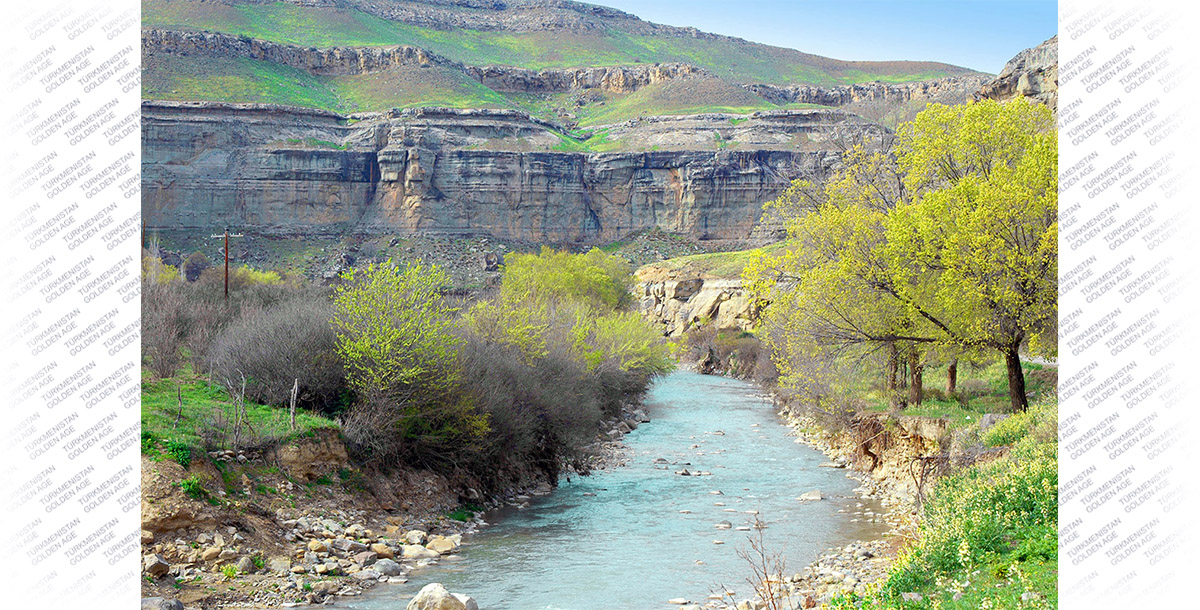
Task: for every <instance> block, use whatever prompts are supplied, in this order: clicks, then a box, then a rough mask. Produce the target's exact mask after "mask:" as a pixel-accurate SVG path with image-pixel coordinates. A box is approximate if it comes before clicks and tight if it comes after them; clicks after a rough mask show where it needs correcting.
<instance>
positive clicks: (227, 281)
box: [209, 227, 242, 301]
mask: <svg viewBox="0 0 1200 610" xmlns="http://www.w3.org/2000/svg"><path fill="white" fill-rule="evenodd" d="M241 236H242V234H241V233H235V234H233V235H230V234H229V227H225V232H224V233H222V234H221V235H210V236H209V237H211V238H213V239H221V238H222V237H224V238H225V300H226V301H228V300H229V238H230V237H241Z"/></svg>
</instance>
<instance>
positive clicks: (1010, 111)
mask: <svg viewBox="0 0 1200 610" xmlns="http://www.w3.org/2000/svg"><path fill="white" fill-rule="evenodd" d="M898 136H899V138H898V141H899V146H898V148H897V160H898V163H899V164H900V166H901V168H903V169H904V171H905V174H906V175H905V180H906V184H907V186H908V188H909V189H912V190H920V191H922V192H923V194H922V196H921V197H920V199H919V200H917V201H915V202H913V203H911V204H908V205H903V206H898V207H897V208H896V209H895V210H894V211H893V212H892V213H891V214H889V216H888V219H887V222H886V223H885V224H886V230H887V247H886V250H885V257H886V258H887V259H888V260H889V261H890V275H891V278H892V282H891V286H890V289H891V290H893V291H894V296H895V297H896V299H897V300H899V301H900V302H902V303H903V304H904V305H905V306H906V307H907V308H908V309H909V310H910V311H911V312H912V313H913V314H915V315H916V316H919V317H921V318H923V319H925V320H928V321H929V322H930V323H932V324H934V325H935V326H937V327H938V328H939V329H940V330H941V331H943V333H944V335H945V336H946V337H947V339H948V340H949V342H951V343H956V344H960V345H963V346H967V347H977V348H985V349H992V350H995V351H998V352H999V353H1000V354H1001V355H1002V356H1003V357H1004V360H1005V363H1006V367H1007V370H1008V387H1009V398H1010V402H1011V405H1012V408H1013V410H1014V411H1025V410H1026V409H1028V407H1029V403H1028V400H1027V398H1026V396H1025V378H1024V374H1023V372H1022V370H1021V361H1020V354H1021V350H1022V348H1025V349H1027V350H1028V351H1029V352H1030V353H1032V354H1035V355H1044V356H1054V355H1055V350H1056V343H1055V331H1056V324H1057V320H1058V280H1057V278H1058V134H1057V132H1056V131H1055V130H1054V122H1053V118H1052V116H1051V114H1050V111H1049V109H1047V108H1046V107H1045V106H1042V105H1039V104H1034V103H1032V102H1029V101H1026V100H1024V99H1019V100H1015V101H1013V102H1009V103H1006V104H1002V103H999V102H995V101H989V102H980V103H976V104H968V105H965V106H941V105H937V104H934V105H931V106H930V107H929V109H927V110H926V111H925V112H922V113H921V114H919V115H918V116H917V118H916V120H915V121H913V122H912V123H910V124H906V125H903V126H901V128H900V130H899V134H898Z"/></svg>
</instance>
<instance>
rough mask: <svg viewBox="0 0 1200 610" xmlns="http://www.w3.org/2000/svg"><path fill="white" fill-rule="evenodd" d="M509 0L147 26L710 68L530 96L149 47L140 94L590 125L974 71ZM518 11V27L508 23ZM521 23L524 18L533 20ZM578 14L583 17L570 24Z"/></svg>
mask: <svg viewBox="0 0 1200 610" xmlns="http://www.w3.org/2000/svg"><path fill="white" fill-rule="evenodd" d="M511 4H513V5H514V6H507V7H506V8H505V9H481V8H471V7H468V6H465V5H464V6H459V5H458V4H456V3H454V2H449V3H447V2H441V1H439V2H432V3H428V4H424V3H421V2H419V1H416V2H397V1H395V0H379V1H378V2H366V0H345V2H343V3H339V6H338V7H332V6H302V5H298V4H292V3H286V2H274V3H241V2H238V0H223V1H222V0H216V1H214V0H205V1H200V0H146V1H145V2H143V3H142V22H143V27H146V28H155V29H166V30H176V31H211V32H219V33H224V34H229V35H234V36H244V37H249V38H254V39H258V40H263V41H269V42H274V43H279V44H287V45H295V46H300V47H305V48H329V47H334V46H355V47H363V46H366V47H373V46H396V45H411V46H417V47H421V48H424V49H426V50H428V51H431V52H433V53H435V54H437V55H440V56H442V57H445V58H448V59H450V60H452V61H455V62H459V63H461V64H463V65H468V66H487V65H497V66H513V67H520V68H528V69H535V70H542V69H550V68H557V69H563V68H581V67H595V66H635V65H638V64H653V63H666V62H683V63H688V64H691V65H694V66H697V67H700V68H703V69H705V70H706V71H707V72H708V75H706V76H703V77H692V78H689V79H686V80H684V79H681V80H678V81H671V82H662V83H656V84H655V85H652V86H649V87H645V88H642V89H640V90H638V91H634V92H632V93H612V92H600V91H597V90H585V91H582V92H580V91H576V92H570V93H542V94H532V93H512V92H499V91H494V90H492V89H489V88H488V87H486V86H484V85H482V84H480V83H478V82H476V81H475V80H474V79H473V78H471V77H470V76H468V75H467V74H465V73H464V72H462V71H461V70H458V69H457V68H455V67H454V66H453V65H446V66H424V67H416V66H402V67H395V68H392V69H390V70H387V71H385V72H376V73H373V74H366V75H354V76H321V75H314V74H312V73H309V72H306V71H303V70H300V69H296V68H291V67H287V66H282V65H278V64H274V63H271V62H267V61H261V60H255V59H250V58H233V57H226V58H217V59H213V58H210V57H196V56H185V55H174V54H169V53H149V54H146V56H145V57H144V58H143V59H144V61H143V78H142V81H143V88H142V94H143V97H144V98H146V99H164V100H212V101H229V102H267V103H277V104H285V105H296V106H306V107H315V108H322V109H326V110H333V111H337V112H363V111H376V110H385V109H389V108H406V107H414V106H448V107H455V108H515V109H522V110H526V111H528V112H530V113H531V114H534V115H535V116H540V117H543V118H546V119H552V120H559V119H560V118H562V117H563V116H565V115H574V116H572V117H570V118H569V119H568V122H575V123H577V124H578V125H579V126H588V125H602V124H607V123H613V122H620V121H624V120H626V119H629V118H633V117H636V116H643V115H656V114H691V113H698V112H730V113H749V112H754V111H758V110H769V109H774V108H778V106H776V105H774V104H772V103H771V102H769V101H767V100H765V99H763V98H761V97H759V96H758V95H756V94H754V93H751V92H749V91H747V90H746V89H744V88H742V87H741V86H739V85H741V84H750V83H777V84H813V85H825V86H829V85H846V84H853V83H861V82H867V81H884V82H894V83H898V82H908V81H919V80H927V79H931V78H938V77H943V76H950V75H957V74H968V73H971V71H970V70H967V69H964V68H959V67H956V66H951V65H948V64H941V63H936V62H849V61H840V60H836V59H830V58H826V57H820V56H817V55H811V54H808V53H802V52H800V51H796V50H794V49H784V48H780V47H772V46H768V45H763V44H757V43H753V42H749V41H745V40H741V39H737V38H730V37H726V36H717V35H712V34H704V33H701V32H691V31H685V30H680V29H679V28H673V27H670V26H659V25H656V24H651V23H648V22H645V21H642V20H640V19H637V18H636V17H633V16H632V15H627V14H624V13H619V12H617V11H612V10H611V9H601V8H599V7H583V5H570V4H562V3H548V4H545V5H543V4H540V3H538V2H537V0H528V1H526V2H514V3H511ZM585 9H587V10H585ZM592 9H594V10H592ZM389 11H390V12H389ZM396 11H400V13H397V12H396ZM405 11H407V12H405ZM398 14H399V15H400V17H403V18H404V19H401V18H400V17H396V15H398ZM514 14H515V15H517V17H514V16H513V15H514ZM380 15H388V16H392V17H396V18H394V19H388V18H384V17H383V16H380ZM530 15H532V16H533V17H530ZM497 19H498V20H500V26H503V25H505V24H508V25H511V26H512V27H511V28H510V29H503V28H502V27H500V26H497V22H496V20H497ZM505 19H507V20H508V21H504V20H505ZM514 19H515V20H516V25H512V23H511V22H513V20H514ZM521 19H526V20H529V19H532V20H533V22H532V23H533V25H529V24H528V23H527V22H526V21H521ZM538 19H541V21H539V20H538ZM580 19H582V20H583V21H584V23H583V25H580V24H579V23H576V21H578V20H580ZM439 20H440V21H439ZM446 22H452V23H459V22H462V23H467V24H477V25H478V26H479V28H481V29H472V28H471V27H459V26H454V27H433V26H435V25H439V24H440V25H443V26H444V25H445V23H446ZM486 28H492V29H486ZM497 28H500V29H497Z"/></svg>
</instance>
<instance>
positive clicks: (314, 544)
mask: <svg viewBox="0 0 1200 610" xmlns="http://www.w3.org/2000/svg"><path fill="white" fill-rule="evenodd" d="M308 550H310V551H312V552H314V553H328V552H329V545H328V544H325V541H324V540H309V541H308Z"/></svg>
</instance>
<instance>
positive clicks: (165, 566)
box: [142, 553, 171, 578]
mask: <svg viewBox="0 0 1200 610" xmlns="http://www.w3.org/2000/svg"><path fill="white" fill-rule="evenodd" d="M142 571H143V572H145V573H147V574H149V575H150V576H152V577H154V578H159V577H161V576H164V575H165V574H166V573H167V572H169V571H171V564H169V563H167V560H166V559H165V558H163V556H162V555H159V554H158V553H151V554H150V555H146V556H145V557H142Z"/></svg>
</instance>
